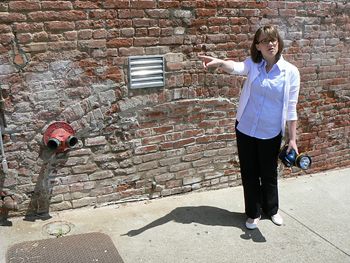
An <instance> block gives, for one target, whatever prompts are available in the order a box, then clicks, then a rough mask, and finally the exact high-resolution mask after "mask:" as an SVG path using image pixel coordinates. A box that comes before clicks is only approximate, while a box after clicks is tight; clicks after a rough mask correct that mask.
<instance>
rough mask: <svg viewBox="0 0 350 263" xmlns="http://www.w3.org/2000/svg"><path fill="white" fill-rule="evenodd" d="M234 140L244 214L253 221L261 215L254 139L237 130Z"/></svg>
mask: <svg viewBox="0 0 350 263" xmlns="http://www.w3.org/2000/svg"><path fill="white" fill-rule="evenodd" d="M236 127H237V125H236ZM236 138H237V148H238V158H239V162H240V168H241V177H242V184H243V192H244V203H245V212H246V214H247V215H248V217H250V218H253V219H255V218H258V217H259V216H260V214H261V205H260V203H261V186H260V178H259V177H260V176H259V165H258V162H259V160H258V150H257V144H256V139H255V138H253V137H250V136H247V135H245V134H243V133H241V132H240V131H239V130H237V128H236Z"/></svg>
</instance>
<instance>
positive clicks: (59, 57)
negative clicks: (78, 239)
mask: <svg viewBox="0 0 350 263" xmlns="http://www.w3.org/2000/svg"><path fill="white" fill-rule="evenodd" d="M349 13H350V4H349V3H346V2H344V1H334V0H332V1H330V0H329V1H320V0H317V1H316V0H311V1H305V0H300V1H245V0H244V1H240V0H235V1H229V0H228V1H219V0H217V1H162V0H158V1H116V0H105V1H103V0H91V1H73V0H71V1H42V0H32V1H1V2H0V33H1V45H0V49H1V55H0V83H1V89H2V93H3V96H4V98H5V102H6V108H5V119H6V122H7V127H6V128H5V130H4V131H5V135H4V138H3V139H4V146H5V153H6V158H7V161H8V165H9V173H8V174H6V175H5V174H3V173H1V175H0V189H1V190H5V191H7V192H8V193H11V194H14V195H15V196H16V198H17V199H18V202H19V205H20V213H21V214H28V215H29V214H32V213H45V212H48V211H49V210H65V209H70V208H77V207H82V206H90V205H97V206H98V205H104V204H106V203H109V202H117V201H127V200H134V199H140V198H154V197H159V196H167V195H171V194H177V193H183V192H188V191H192V190H196V189H201V188H210V189H216V188H222V187H228V186H233V185H237V184H239V183H240V179H239V165H238V163H237V150H236V147H235V144H236V143H235V133H234V122H235V113H236V108H237V103H238V97H239V94H240V88H241V86H242V83H243V81H244V78H243V77H239V76H229V75H227V74H223V73H222V72H219V71H209V72H208V71H204V70H203V67H202V65H201V62H200V61H198V58H197V55H198V54H208V55H213V56H217V57H220V58H227V57H228V58H232V59H234V60H243V59H245V58H246V57H247V56H248V55H249V47H250V43H251V41H252V36H253V34H254V32H255V30H256V29H257V28H258V27H259V26H261V25H265V24H274V25H277V26H278V28H279V30H280V32H281V34H282V35H283V38H284V39H285V45H286V49H285V51H284V57H285V59H287V60H288V61H290V62H292V63H293V64H295V65H296V66H297V67H298V68H299V69H300V72H301V76H302V83H301V92H300V103H299V106H298V107H299V108H298V112H299V119H300V121H299V128H298V141H299V146H300V150H301V151H308V153H309V154H310V155H311V156H312V158H313V161H314V163H313V168H312V170H310V172H315V171H321V170H328V169H334V168H341V167H348V166H349V165H350V161H349V159H350V158H349V157H350V152H349V137H350V136H349V133H350V123H349V106H350V103H349V96H350V87H349V83H350V78H349V71H350V66H349V65H350V53H349V48H348V46H349V44H350V35H349V32H350V27H349V24H350V23H349V22H350V18H349ZM136 55H137V56H141V55H164V57H165V64H166V85H165V87H164V88H148V89H140V90H131V89H129V86H128V57H129V56H136ZM55 121H65V122H68V123H70V124H71V125H72V127H73V128H74V129H75V131H76V136H77V137H78V139H79V145H78V146H77V147H76V148H74V149H72V150H70V151H68V152H66V153H59V154H55V153H52V152H50V151H48V149H47V147H46V146H45V145H44V143H43V134H44V132H45V131H46V129H47V127H48V125H49V124H51V123H53V122H55ZM281 173H283V167H281ZM284 173H285V176H290V175H293V174H301V172H300V171H299V170H297V169H294V170H292V172H290V171H289V170H284Z"/></svg>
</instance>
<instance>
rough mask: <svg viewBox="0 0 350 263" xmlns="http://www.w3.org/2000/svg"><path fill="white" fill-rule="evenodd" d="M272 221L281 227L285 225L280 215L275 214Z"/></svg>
mask: <svg viewBox="0 0 350 263" xmlns="http://www.w3.org/2000/svg"><path fill="white" fill-rule="evenodd" d="M271 220H272V222H274V223H275V224H276V225H278V226H281V225H282V224H283V218H282V216H281V215H280V214H275V215H273V216H271Z"/></svg>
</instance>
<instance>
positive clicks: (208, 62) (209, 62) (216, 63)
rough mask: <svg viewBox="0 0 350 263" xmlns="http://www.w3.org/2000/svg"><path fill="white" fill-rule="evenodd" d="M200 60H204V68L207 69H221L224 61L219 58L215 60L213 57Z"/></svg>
mask: <svg viewBox="0 0 350 263" xmlns="http://www.w3.org/2000/svg"><path fill="white" fill-rule="evenodd" d="M198 58H200V59H202V60H203V66H204V68H205V69H207V68H211V67H215V68H218V67H220V65H221V64H222V62H223V61H222V60H221V59H217V58H213V57H209V56H201V55H200V56H198Z"/></svg>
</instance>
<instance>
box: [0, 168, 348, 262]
mask: <svg viewBox="0 0 350 263" xmlns="http://www.w3.org/2000/svg"><path fill="white" fill-rule="evenodd" d="M349 189H350V169H344V170H337V171H331V172H326V173H319V174H313V175H305V176H302V177H299V178H291V179H286V180H283V179H280V181H279V193H280V208H281V209H280V212H281V214H282V216H283V218H284V224H283V225H282V226H280V227H279V226H276V225H274V224H273V223H272V222H271V221H270V219H269V218H266V217H265V218H264V217H263V218H262V220H261V221H260V223H259V225H258V228H257V229H255V230H247V229H246V228H245V225H244V223H245V220H246V216H245V214H244V204H243V191H242V187H234V188H228V189H221V190H215V191H205V192H193V193H189V194H185V195H179V196H173V197H166V198H162V199H156V200H152V201H144V202H135V203H127V204H120V205H111V206H107V207H101V208H97V209H92V208H91V209H79V210H75V211H67V212H60V213H53V214H51V216H52V218H50V219H48V220H40V219H38V220H35V221H34V222H29V221H24V220H23V218H10V221H12V226H9V227H6V226H1V227H0V233H1V237H2V242H1V243H2V245H1V246H0V255H1V257H0V262H1V263H5V255H6V252H7V250H8V249H9V248H10V247H11V246H12V245H14V244H17V243H21V242H24V241H32V240H40V239H45V238H52V236H51V237H49V235H48V233H47V225H48V224H52V223H62V224H63V225H66V224H67V225H70V226H71V231H70V232H69V233H68V234H67V235H76V234H81V233H89V232H102V233H105V234H107V235H108V236H110V237H111V238H112V240H113V242H114V244H115V246H116V248H117V249H118V251H119V253H120V255H121V257H122V258H123V260H124V262H125V263H135V262H150V263H158V262H162V263H172V262H174V263H175V262H176V263H178V262H190V263H193V262H201V263H206V262H210V263H212V262H214V263H216V262H218V263H221V262H230V263H232V262H327V263H328V262H350V226H349V224H348V222H349V218H350V194H349ZM11 263H12V262H11ZM111 263H112V262H111Z"/></svg>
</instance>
